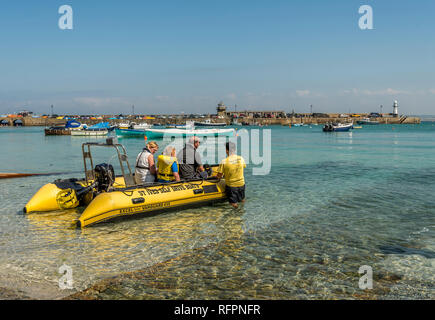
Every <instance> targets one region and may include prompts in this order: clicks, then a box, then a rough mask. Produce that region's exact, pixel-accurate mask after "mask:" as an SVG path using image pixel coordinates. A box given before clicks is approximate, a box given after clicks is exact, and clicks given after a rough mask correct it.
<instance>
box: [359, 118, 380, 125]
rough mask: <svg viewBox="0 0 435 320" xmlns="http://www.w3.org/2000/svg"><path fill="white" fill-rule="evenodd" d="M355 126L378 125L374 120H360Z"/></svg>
mask: <svg viewBox="0 0 435 320" xmlns="http://www.w3.org/2000/svg"><path fill="white" fill-rule="evenodd" d="M356 123H357V124H368V125H374V124H379V121H376V120H372V119H370V118H363V119H361V120H358V121H357V122H356Z"/></svg>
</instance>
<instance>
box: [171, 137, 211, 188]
mask: <svg viewBox="0 0 435 320" xmlns="http://www.w3.org/2000/svg"><path fill="white" fill-rule="evenodd" d="M200 143H201V142H200V141H199V138H198V137H190V139H189V142H188V143H186V145H185V146H184V148H183V149H182V150H181V151H180V152H179V153H178V154H177V159H178V161H179V166H180V178H181V179H183V180H192V179H207V177H208V175H207V172H206V171H205V170H204V167H203V165H202V161H201V155H200V154H199V152H197V150H196V149H198V147H199V144H200Z"/></svg>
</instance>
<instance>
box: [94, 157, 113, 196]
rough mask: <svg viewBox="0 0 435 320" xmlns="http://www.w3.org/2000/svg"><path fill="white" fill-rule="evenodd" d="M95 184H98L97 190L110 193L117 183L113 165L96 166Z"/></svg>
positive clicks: (101, 164)
mask: <svg viewBox="0 0 435 320" xmlns="http://www.w3.org/2000/svg"><path fill="white" fill-rule="evenodd" d="M94 171H95V182H97V190H98V191H99V192H101V191H108V190H109V188H110V187H111V186H112V185H113V182H114V181H115V170H113V167H112V165H111V164H107V163H100V164H97V165H96V166H95V169H94Z"/></svg>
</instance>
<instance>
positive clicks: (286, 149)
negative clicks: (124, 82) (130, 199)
mask: <svg viewBox="0 0 435 320" xmlns="http://www.w3.org/2000/svg"><path fill="white" fill-rule="evenodd" d="M262 129H271V134H272V169H271V172H270V174H268V175H265V176H254V175H252V167H253V165H248V168H247V170H246V183H247V202H246V204H245V206H244V207H242V208H240V209H237V210H234V209H232V208H230V207H229V206H228V205H227V204H217V205H213V206H206V207H202V208H196V209H187V210H180V211H176V212H171V213H167V214H161V215H157V216H154V217H144V218H139V219H129V220H122V221H118V222H116V223H114V222H109V223H105V224H100V225H96V226H94V227H90V228H86V229H83V230H80V229H76V228H75V227H74V226H73V225H72V222H73V221H74V219H77V218H78V217H79V216H80V209H77V210H69V211H58V212H50V213H43V214H27V215H25V214H22V213H21V210H22V208H23V207H24V205H25V204H26V202H27V201H28V200H29V199H30V197H31V196H32V195H33V194H34V193H35V192H36V191H37V190H38V188H39V187H41V186H42V185H43V184H45V183H48V182H51V181H53V180H55V179H58V178H69V177H77V178H81V177H83V173H82V170H83V161H82V154H81V144H82V143H83V142H85V141H104V139H99V138H83V137H71V136H49V137H45V136H44V132H43V128H40V127H25V128H0V146H1V151H0V172H29V173H59V174H57V175H52V176H38V177H29V178H21V179H7V180H0V204H1V206H0V288H8V289H11V290H14V291H16V292H18V293H19V294H22V295H23V296H30V297H33V298H59V297H65V296H68V295H70V294H73V293H76V292H79V291H80V290H83V289H86V288H88V287H91V286H93V285H94V284H96V283H100V284H101V286H100V289H99V291H98V290H97V291H96V290H93V291H92V290H90V291H89V292H92V294H93V296H94V297H98V298H123V299H124V298H133V299H134V298H154V299H160V298H184V299H191V298H198V299H216V298H223V299H233V298H260V299H277V298H278V299H337V298H338V299H343V298H344V299H354V298H376V299H404V298H410V299H433V298H435V294H434V283H435V281H434V280H435V276H434V274H435V273H434V271H435V240H434V238H435V237H434V235H435V197H434V195H435V126H434V124H433V123H423V124H421V125H396V126H391V125H378V126H366V127H364V128H363V129H355V130H353V131H351V132H348V133H324V132H322V130H321V126H312V127H298V128H288V127H279V126H275V127H267V128H262ZM120 142H121V143H122V144H124V145H125V147H126V148H127V151H128V154H129V155H130V159H134V158H135V157H136V155H137V153H138V152H139V151H140V150H141V148H142V146H143V140H141V139H120ZM160 145H161V147H162V146H164V143H163V142H160ZM161 150H162V148H161ZM97 156H98V157H99V158H100V159H101V161H97V162H111V163H113V164H114V163H116V158H114V157H113V156H112V154H109V153H106V151H104V152H99V153H97ZM131 163H132V164H133V160H131ZM63 264H66V265H68V266H70V267H71V268H72V270H73V281H74V283H73V286H74V289H72V290H60V289H59V286H58V280H59V278H60V277H61V275H60V274H59V267H60V266H61V265H63ZM363 265H368V266H370V267H372V269H373V278H374V281H373V289H372V290H361V289H360V288H359V287H358V281H359V278H360V276H361V275H360V274H359V273H358V270H359V268H360V267H361V266H363ZM126 272H129V273H127V274H126ZM130 272H131V273H130ZM131 275H134V276H131ZM110 277H115V278H112V280H113V279H115V280H113V281H112V282H110V283H106V282H104V281H103V282H100V281H101V280H104V279H107V278H110ZM103 284H104V285H103ZM101 288H103V289H101ZM89 294H91V293H89Z"/></svg>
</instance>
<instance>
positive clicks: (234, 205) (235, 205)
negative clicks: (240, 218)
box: [231, 203, 239, 209]
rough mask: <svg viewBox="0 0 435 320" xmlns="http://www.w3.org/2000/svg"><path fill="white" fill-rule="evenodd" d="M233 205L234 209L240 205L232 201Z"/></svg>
mask: <svg viewBox="0 0 435 320" xmlns="http://www.w3.org/2000/svg"><path fill="white" fill-rule="evenodd" d="M231 205H232V206H233V208H234V209H237V208H238V207H239V205H238V204H237V203H231Z"/></svg>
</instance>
